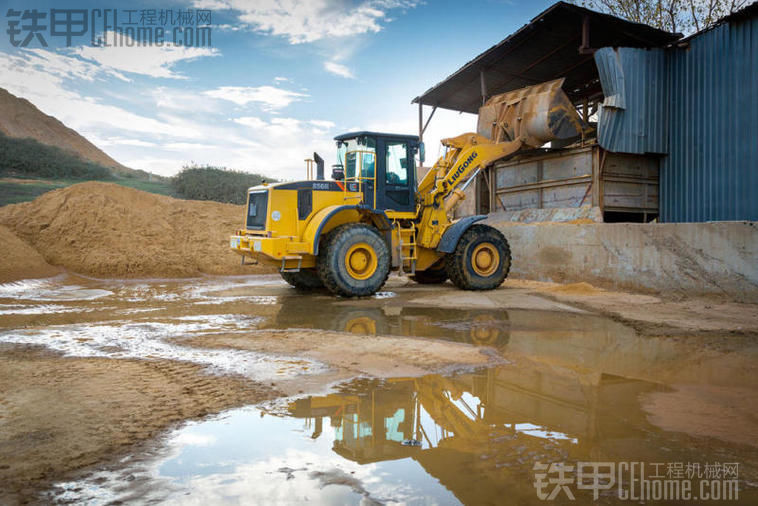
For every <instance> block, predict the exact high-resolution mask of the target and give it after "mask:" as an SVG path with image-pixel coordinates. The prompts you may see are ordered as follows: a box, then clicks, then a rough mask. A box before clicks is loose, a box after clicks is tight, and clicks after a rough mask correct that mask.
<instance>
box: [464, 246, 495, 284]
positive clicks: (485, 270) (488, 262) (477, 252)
mask: <svg viewBox="0 0 758 506" xmlns="http://www.w3.org/2000/svg"><path fill="white" fill-rule="evenodd" d="M471 266H472V267H473V268H474V272H476V273H477V274H478V275H479V276H482V277H483V278H486V277H487V276H491V275H492V274H494V272H495V271H496V270H497V268H498V266H500V253H498V252H497V248H496V247H495V245H494V244H492V243H489V242H483V243H481V244H479V245H478V246H477V247H476V248H474V252H473V253H472V254H471Z"/></svg>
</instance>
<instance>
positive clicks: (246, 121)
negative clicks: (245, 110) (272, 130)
mask: <svg viewBox="0 0 758 506" xmlns="http://www.w3.org/2000/svg"><path fill="white" fill-rule="evenodd" d="M232 121H234V122H235V123H239V124H240V125H244V126H246V127H250V128H256V129H257V128H265V127H266V126H268V123H266V122H265V121H263V120H262V119H260V118H256V117H253V116H243V117H242V118H234V119H233V120H232Z"/></svg>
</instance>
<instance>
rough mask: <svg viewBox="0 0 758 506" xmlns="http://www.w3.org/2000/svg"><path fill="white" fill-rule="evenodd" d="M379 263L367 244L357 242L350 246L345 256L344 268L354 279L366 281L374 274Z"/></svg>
mask: <svg viewBox="0 0 758 506" xmlns="http://www.w3.org/2000/svg"><path fill="white" fill-rule="evenodd" d="M377 265H379V261H378V260H377V258H376V252H375V251H374V248H372V247H371V246H370V245H369V244H367V243H365V242H359V243H357V244H353V245H352V246H350V249H348V250H347V253H346V254H345V267H347V272H348V274H350V276H351V277H352V278H354V279H361V280H363V279H368V278H370V277H371V276H373V275H374V273H375V272H376V267H377Z"/></svg>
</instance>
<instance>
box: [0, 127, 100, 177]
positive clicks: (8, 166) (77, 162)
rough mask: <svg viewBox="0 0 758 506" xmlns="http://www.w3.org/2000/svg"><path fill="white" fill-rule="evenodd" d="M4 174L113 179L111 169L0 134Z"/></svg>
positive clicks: (1, 160) (1, 167)
mask: <svg viewBox="0 0 758 506" xmlns="http://www.w3.org/2000/svg"><path fill="white" fill-rule="evenodd" d="M0 174H1V175H6V176H20V177H38V178H45V179H86V180H91V179H111V178H112V177H113V176H112V174H111V171H110V169H108V168H107V167H104V166H102V165H99V164H96V163H94V162H90V161H87V160H83V159H81V158H79V157H78V156H76V155H74V154H71V153H69V152H68V151H64V150H62V149H60V148H58V147H55V146H48V145H47V144H42V143H41V142H38V141H36V140H34V139H30V138H28V139H16V138H13V137H7V136H6V135H3V134H1V133H0Z"/></svg>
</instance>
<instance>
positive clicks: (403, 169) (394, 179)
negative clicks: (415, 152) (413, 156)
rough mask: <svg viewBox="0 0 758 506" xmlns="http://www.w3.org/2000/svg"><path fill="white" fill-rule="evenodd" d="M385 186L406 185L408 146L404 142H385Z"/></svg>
mask: <svg viewBox="0 0 758 506" xmlns="http://www.w3.org/2000/svg"><path fill="white" fill-rule="evenodd" d="M387 184H393V185H407V184H408V146H407V145H406V144H405V143H404V142H387Z"/></svg>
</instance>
